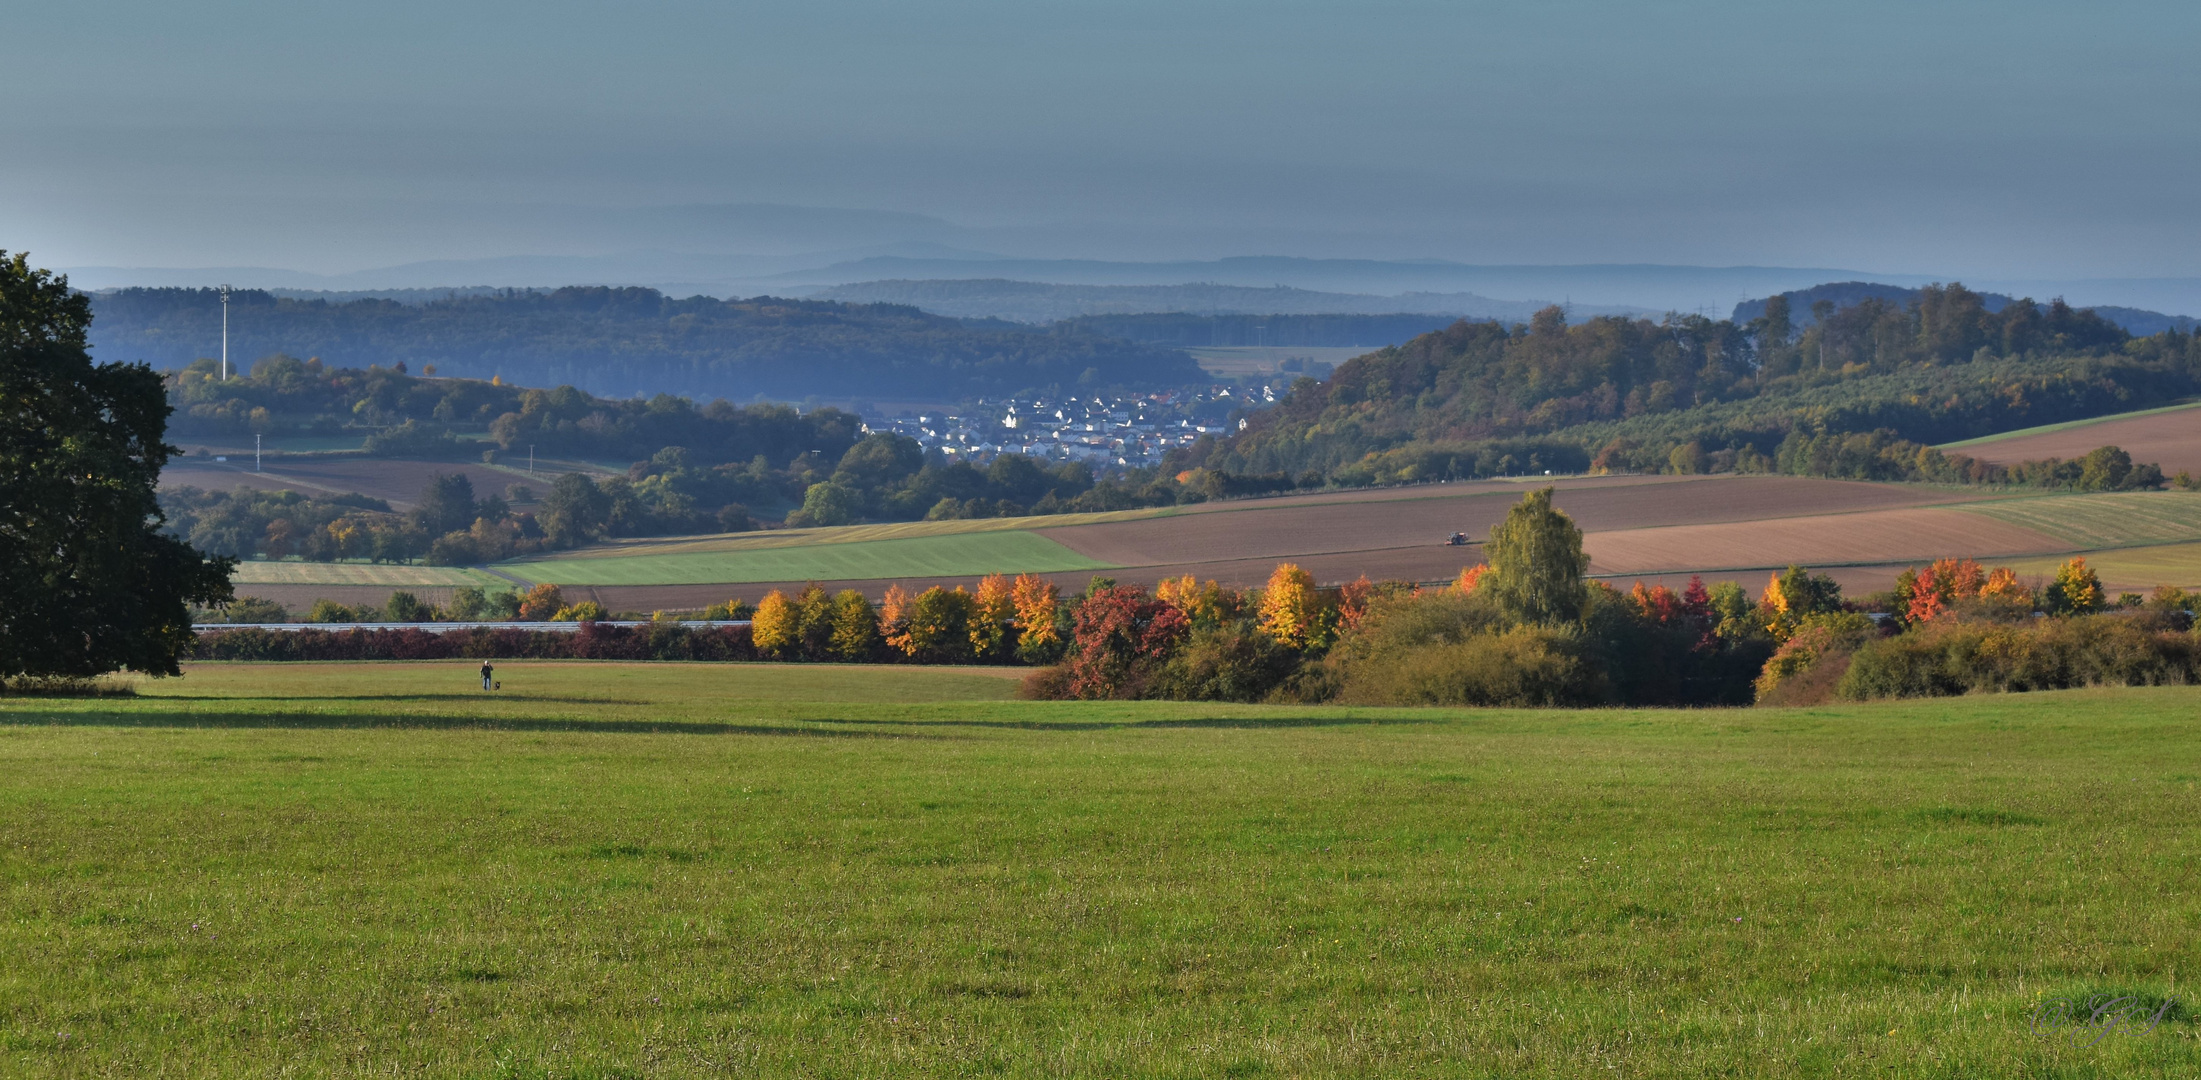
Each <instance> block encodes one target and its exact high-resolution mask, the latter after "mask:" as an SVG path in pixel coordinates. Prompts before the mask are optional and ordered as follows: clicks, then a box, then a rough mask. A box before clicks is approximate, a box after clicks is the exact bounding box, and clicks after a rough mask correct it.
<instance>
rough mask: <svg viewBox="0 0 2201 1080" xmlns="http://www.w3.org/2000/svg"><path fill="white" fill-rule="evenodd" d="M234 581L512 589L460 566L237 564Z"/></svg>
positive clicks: (306, 563) (482, 574)
mask: <svg viewBox="0 0 2201 1080" xmlns="http://www.w3.org/2000/svg"><path fill="white" fill-rule="evenodd" d="M230 580H231V581H234V582H236V583H237V584H239V585H393V586H397V587H400V588H403V587H405V586H408V585H420V586H444V587H449V586H458V585H474V586H489V587H494V588H507V589H508V588H511V587H512V583H511V582H509V581H506V580H505V579H503V578H500V577H498V576H497V575H495V574H490V573H485V572H483V571H480V570H473V569H468V568H465V567H458V566H398V565H390V564H382V565H376V564H371V563H318V562H259V561H254V560H247V561H245V562H241V563H238V564H237V572H236V573H235V574H232V575H230Z"/></svg>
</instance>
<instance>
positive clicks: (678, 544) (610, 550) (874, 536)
mask: <svg viewBox="0 0 2201 1080" xmlns="http://www.w3.org/2000/svg"><path fill="white" fill-rule="evenodd" d="M1176 512H1177V511H1176V508H1175V507H1160V508H1156V509H1149V510H1112V511H1107V512H1103V513H1094V514H1054V515H1048V516H1038V517H1008V518H967V519H963V520H958V521H895V522H887V523H884V524H880V525H841V526H837V527H834V528H825V529H773V530H771V531H769V532H754V533H725V534H722V535H718V536H704V537H693V536H684V537H676V538H673V539H667V540H622V541H616V542H613V543H609V544H598V545H596V546H594V547H586V548H580V549H578V550H575V551H569V552H562V553H560V554H559V555H558V556H557V560H558V561H560V562H567V561H571V560H576V559H633V558H637V557H642V556H652V557H654V556H660V555H704V554H715V553H723V552H734V551H766V550H771V549H774V548H809V547H817V546H819V545H821V544H868V543H873V542H876V541H880V540H915V539H922V538H926V537H939V536H965V535H969V534H971V533H1000V532H1027V531H1030V530H1033V529H1040V528H1048V529H1053V528H1061V527H1063V526H1068V525H1087V524H1097V523H1101V522H1109V521H1132V520H1136V519H1139V518H1152V517H1165V516H1168V515H1170V514H1174V513H1176ZM510 565H511V569H512V570H513V571H514V572H515V573H521V574H523V575H524V573H525V570H524V568H525V567H526V566H527V565H529V564H528V563H527V562H525V561H522V562H515V563H512V564H510ZM871 576H874V577H876V576H879V575H871Z"/></svg>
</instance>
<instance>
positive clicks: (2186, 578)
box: [2006, 544, 2201, 592]
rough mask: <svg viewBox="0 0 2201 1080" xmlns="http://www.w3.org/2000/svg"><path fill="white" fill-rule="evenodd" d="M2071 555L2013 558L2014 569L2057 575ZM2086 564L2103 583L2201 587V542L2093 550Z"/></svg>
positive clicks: (2130, 586) (2133, 586)
mask: <svg viewBox="0 0 2201 1080" xmlns="http://www.w3.org/2000/svg"><path fill="white" fill-rule="evenodd" d="M2067 558H2069V556H2065V555H2055V556H2049V557H2045V558H2033V559H2011V560H2009V561H2008V562H2007V564H2006V565H2008V566H2009V567H2010V568H2011V569H2013V570H2016V571H2017V572H2018V573H2020V574H2026V575H2039V576H2041V577H2042V578H2044V579H2046V578H2053V577H2054V576H2055V574H2056V568H2057V567H2058V566H2060V565H2062V564H2063V562H2064V560H2065V559H2067ZM2086 565H2088V566H2089V567H2092V568H2093V570H2094V572H2095V573H2096V574H2099V575H2101V579H2102V582H2103V584H2105V585H2109V586H2112V587H2118V588H2125V589H2131V590H2135V591H2139V592H2146V591H2147V590H2149V589H2151V588H2153V587H2155V586H2157V585H2176V586H2179V587H2180V588H2195V587H2201V544H2165V545H2162V546H2161V547H2138V548H2119V549H2116V550H2112V551H2096V552H2089V553H2088V554H2087V556H2086Z"/></svg>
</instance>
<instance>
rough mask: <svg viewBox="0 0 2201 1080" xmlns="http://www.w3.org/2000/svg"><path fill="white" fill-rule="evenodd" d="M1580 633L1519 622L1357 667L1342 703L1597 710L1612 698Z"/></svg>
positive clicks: (1342, 692)
mask: <svg viewBox="0 0 2201 1080" xmlns="http://www.w3.org/2000/svg"><path fill="white" fill-rule="evenodd" d="M1582 645H1583V642H1582V640H1581V637H1580V636H1579V635H1578V634H1577V633H1573V632H1570V631H1568V630H1566V629H1561V628H1557V627H1549V626H1537V625H1522V626H1516V627H1513V628H1511V629H1508V630H1505V631H1503V632H1501V633H1496V634H1476V635H1472V636H1470V637H1468V638H1466V639H1465V640H1463V641H1460V642H1458V643H1456V644H1446V645H1435V646H1430V647H1425V648H1421V649H1415V650H1413V651H1410V652H1407V653H1404V654H1403V655H1398V656H1392V657H1385V658H1383V659H1380V660H1376V661H1372V662H1363V663H1361V664H1358V665H1355V666H1354V667H1353V668H1352V669H1351V671H1350V673H1349V674H1348V675H1347V676H1346V679H1345V682H1344V685H1343V686H1342V687H1341V689H1340V691H1339V694H1338V698H1339V700H1341V701H1344V702H1349V703H1353V704H1364V705H1593V704H1597V703H1599V702H1602V701H1604V700H1605V699H1606V696H1607V687H1606V684H1605V679H1604V676H1603V673H1602V672H1599V671H1598V670H1597V669H1596V668H1595V667H1594V666H1593V665H1591V664H1589V663H1588V662H1586V660H1585V659H1584V657H1583V655H1582V653H1583V648H1582Z"/></svg>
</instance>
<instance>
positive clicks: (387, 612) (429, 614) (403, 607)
mask: <svg viewBox="0 0 2201 1080" xmlns="http://www.w3.org/2000/svg"><path fill="white" fill-rule="evenodd" d="M382 610H383V614H384V616H385V617H386V618H388V619H389V620H390V621H391V622H433V621H435V617H436V609H434V608H432V607H430V606H428V605H427V604H423V603H421V602H420V598H419V597H417V596H414V595H413V594H412V593H409V592H394V593H391V594H390V602H389V603H388V604H385V605H383V609H382Z"/></svg>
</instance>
